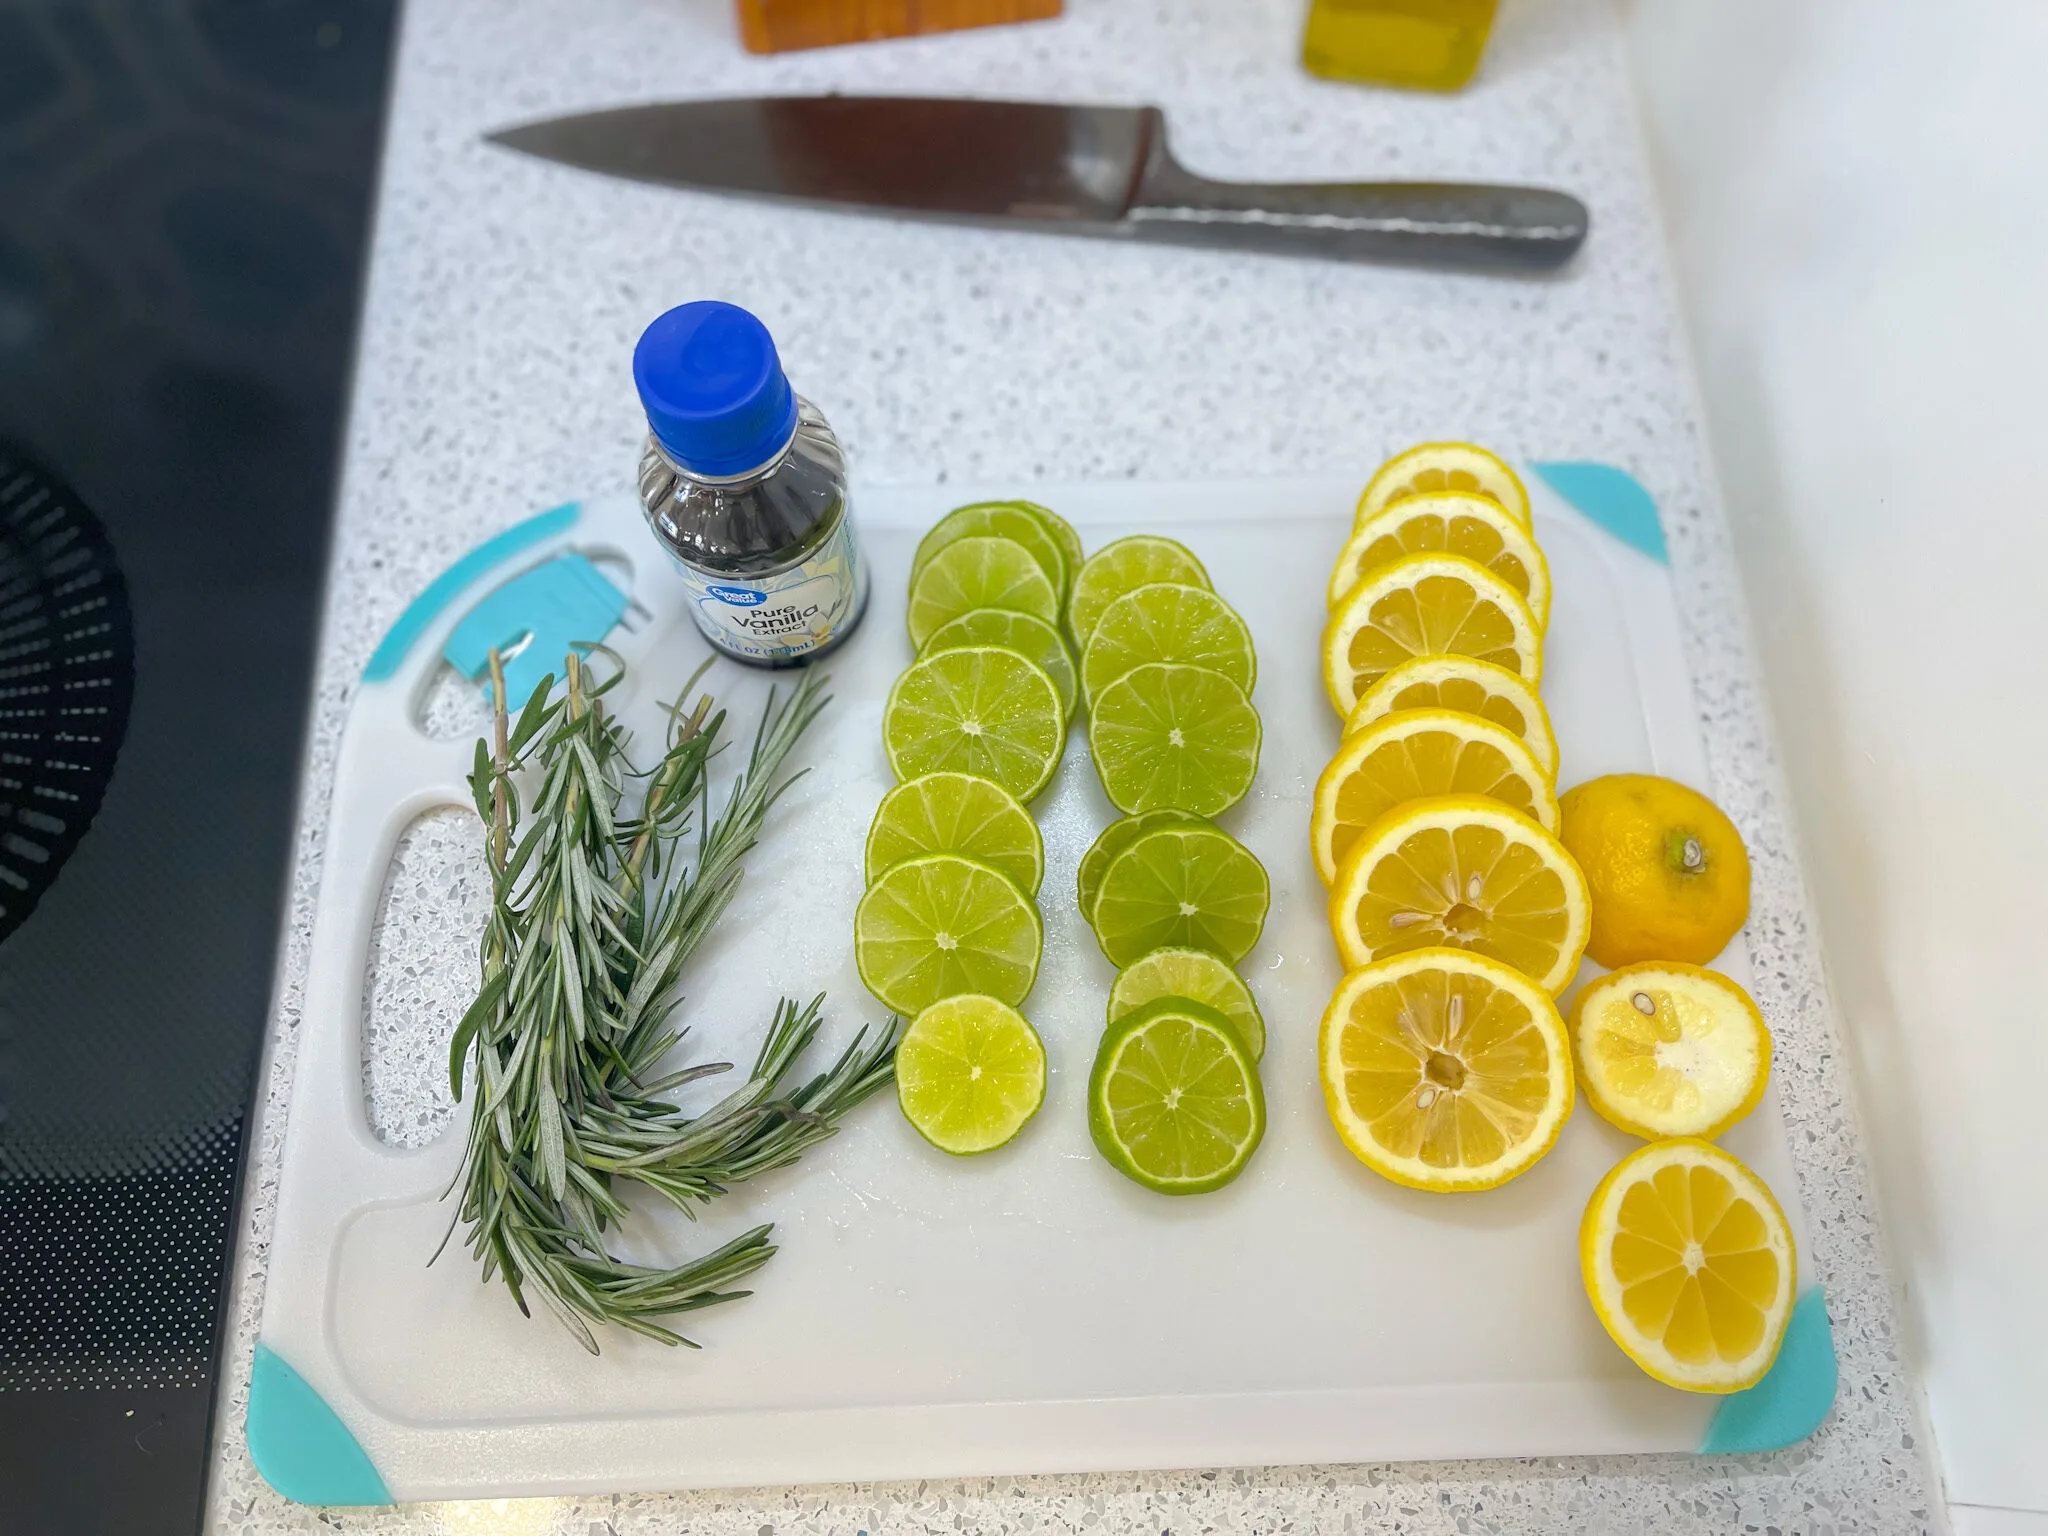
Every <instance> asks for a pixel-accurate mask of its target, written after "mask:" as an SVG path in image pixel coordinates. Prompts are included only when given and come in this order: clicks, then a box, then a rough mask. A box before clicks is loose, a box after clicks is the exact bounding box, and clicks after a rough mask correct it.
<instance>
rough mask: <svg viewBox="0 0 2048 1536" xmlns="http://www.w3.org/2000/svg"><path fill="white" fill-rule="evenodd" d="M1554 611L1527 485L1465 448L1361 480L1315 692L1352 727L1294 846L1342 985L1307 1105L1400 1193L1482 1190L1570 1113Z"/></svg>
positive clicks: (1573, 883)
mask: <svg viewBox="0 0 2048 1536" xmlns="http://www.w3.org/2000/svg"><path fill="white" fill-rule="evenodd" d="M1550 603H1551V596H1550V571H1549V566H1548V564H1547V563H1546V562H1545V560H1544V558H1543V552H1542V550H1541V549H1540V548H1538V546H1537V544H1536V541H1535V539H1534V538H1533V537H1532V536H1531V534H1530V532H1529V504H1528V497H1527V494H1526V493H1525V492H1524V490H1523V488H1522V484H1521V482H1520V481H1519V480H1518V479H1516V478H1515V475H1514V472H1513V471H1512V470H1510V469H1509V468H1508V467H1507V466H1506V465H1505V464H1503V463H1501V462H1500V460H1498V459H1497V458H1495V457H1494V456H1493V455H1491V454H1489V453H1487V452H1486V451H1485V450H1483V449H1479V448H1474V447H1472V446H1470V445H1469V444H1445V443H1437V444H1425V445H1423V446H1422V447H1420V448H1417V449H1413V450H1411V451H1409V452H1408V453H1405V454H1402V455H1400V456H1399V457H1397V458H1395V459H1394V460H1392V461H1391V462H1390V463H1389V464H1388V465H1387V466H1386V467H1385V468H1383V469H1382V470H1381V471H1380V473H1379V474H1377V475H1375V476H1374V477H1373V481H1372V483H1371V484H1370V485H1369V486H1367V488H1366V491H1365V494H1364V496H1362V497H1361V498H1360V501H1359V507H1358V516H1357V519H1356V522H1355V525H1354V528H1353V531H1352V534H1351V536H1350V538H1349V539H1347V540H1346V541H1345V544H1344V547H1343V549H1342V550H1341V551H1340V552H1339V554H1338V557H1337V560H1336V564H1335V566H1334V568H1333V570H1332V571H1331V575H1330V585H1329V604H1330V618H1329V622H1328V624H1327V626H1326V627H1325V629H1324V631H1323V656H1322V663H1323V681H1324V684H1325V686H1326V688H1327V690H1328V692H1329V696H1330V702H1331V703H1332V704H1333V705H1334V706H1335V707H1336V708H1337V710H1338V712H1339V713H1340V714H1342V715H1344V717H1345V725H1344V736H1343V740H1342V742H1341V743H1340V744H1339V746H1338V749H1337V753H1336V755H1335V756H1334V757H1333V758H1332V759H1331V760H1330V763H1329V766H1328V767H1327V768H1325V769H1324V771H1323V773H1322V775H1321V777H1320V778H1319V779H1318V780H1317V783H1316V791H1315V798H1314V807H1313V811H1312V814H1311V817H1310V827H1309V841H1310V846H1311V850H1312V852H1313V854H1314V857H1315V864H1316V870H1317V873H1319V874H1320V875H1321V876H1322V878H1323V881H1324V883H1325V884H1327V885H1328V886H1329V888H1330V898H1329V916H1330V931H1331V934H1332V935H1333V937H1334V938H1335V940H1336V944H1337V952H1338V955H1339V957H1340V958H1341V959H1342V961H1343V962H1344V966H1345V970H1346V973H1347V974H1346V976H1345V978H1344V981H1343V982H1342V983H1341V984H1340V985H1339V987H1338V989H1337V993H1336V996H1335V997H1334V998H1332V1000H1331V1003H1330V1008H1329V1011H1328V1013H1327V1014H1326V1015H1325V1017H1324V1021H1323V1032H1322V1050H1321V1062H1322V1080H1323V1094H1324V1100H1325V1103H1326V1105H1327V1107H1328V1109H1329V1113H1330V1119H1331V1122H1332V1123H1333V1124H1334V1125H1335V1126H1336V1128H1337V1131H1338V1134H1339V1135H1340V1136H1341V1137H1342V1138H1343V1140H1344V1143H1345V1145H1346V1146H1348V1147H1349V1148H1350V1149H1351V1150H1352V1152H1353V1153H1354V1154H1356V1155H1357V1157H1358V1158H1359V1159H1360V1160H1361V1161H1362V1162H1364V1163H1365V1164H1366V1165H1367V1166H1368V1167H1371V1168H1373V1169H1375V1170H1376V1171H1378V1172H1379V1173H1381V1174H1383V1175H1385V1176H1386V1177H1387V1178H1389V1179H1392V1180H1394V1181H1395V1182H1396V1183H1401V1184H1408V1185H1412V1186H1414V1187H1417V1188H1422V1189H1438V1190H1446V1191H1470V1190H1481V1189H1491V1188H1493V1187H1495V1186H1496V1185H1499V1184H1502V1183H1505V1182H1506V1181H1507V1180H1509V1179H1512V1178H1515V1177H1516V1176H1518V1175H1519V1174H1521V1173H1523V1172H1525V1171H1526V1170H1527V1169H1528V1168H1529V1167H1531V1166H1533V1165H1534V1164H1535V1163H1536V1161H1537V1160H1538V1159H1540V1158H1541V1157H1542V1156H1543V1155H1544V1154H1545V1153H1546V1152H1547V1151H1549V1149H1550V1147H1551V1146H1552V1145H1553V1144H1554V1143H1555V1141H1556V1140H1557V1136H1558V1133H1559V1131H1560V1130H1561V1128H1562V1127H1563V1125H1564V1122H1565V1120H1566V1119H1567V1118H1568V1117H1569V1115H1570V1113H1571V1106H1572V1101H1573V1095H1574V1084H1575V1072H1574V1068H1573V1059H1572V1048H1571V1040H1570V1035H1569V1032H1568V1031H1567V1030H1566V1028H1565V1025H1564V1021H1563V1019H1562V1018H1561V1017H1560V1016H1559V1014H1558V1010H1557V1005H1556V1004H1555V1002H1554V1001H1552V999H1553V998H1554V997H1555V995H1556V994H1557V992H1558V991H1559V990H1560V989H1561V988H1563V987H1564V986H1565V985H1566V984H1567V983H1569V982H1570V980H1571V978H1572V976H1573V974H1574V973H1575V972H1576V971H1577V969H1578V965H1579V960H1580V957H1581V956H1582V955H1583V954H1584V953H1585V948H1586V938H1587V934H1588V932H1589V931H1590V928H1591V921H1592V919H1591V906H1590V901H1589V899H1588V896H1587V890H1586V881H1585V878H1584V876H1583V875H1582V874H1581V873H1580V870H1579V867H1578V865H1577V864H1576V863H1574V862H1573V860H1572V857H1571V855H1570V854H1569V853H1568V852H1566V851H1565V848H1564V846H1563V844H1562V843H1560V842H1559V841H1558V839H1557V836H1556V832H1557V827H1558V818H1559V810H1558V801H1557V738H1556V735H1555V734H1554V732H1553V731H1552V730H1551V726H1550V720H1549V717H1548V715H1547V714H1546V713H1545V711H1544V708H1543V703H1542V700H1541V699H1540V698H1539V697H1538V695H1537V691H1536V690H1537V685H1538V683H1539V682H1540V680H1541V678H1542V675H1543V627H1544V624H1545V622H1546V621H1547V619H1548V617H1549V612H1550Z"/></svg>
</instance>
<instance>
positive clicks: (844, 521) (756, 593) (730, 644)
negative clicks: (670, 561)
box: [676, 516, 867, 664]
mask: <svg viewBox="0 0 2048 1536" xmlns="http://www.w3.org/2000/svg"><path fill="white" fill-rule="evenodd" d="M676 569H677V570H678V571H680V572H681V573H682V578H683V585H684V586H685V587H686V588H687V589H688V591H689V594H690V603H691V612H692V613H693V614H694V615H695V617H696V620H697V627H698V628H699V629H701V630H702V631H703V632H704V636H705V638H706V639H708V640H709V641H710V642H711V643H712V644H713V645H715V646H717V647H718V648H719V649H720V650H722V651H724V652H725V653H726V654H727V655H729V656H737V657H738V658H740V660H742V661H753V662H768V663H770V664H773V663H777V662H790V661H797V660H800V659H802V658H803V657H805V656H808V655H809V654H810V653H811V652H813V651H815V650H818V649H820V648H822V647H823V646H826V645H828V644H830V643H831V641H832V640H833V638H834V637H835V636H837V635H839V634H841V633H843V632H844V631H846V630H848V629H850V628H852V627H853V624H854V621H855V620H857V619H858V618H859V617H860V611H861V607H862V605H863V604H864V603H865V602H866V601H867V569H866V567H865V566H863V565H862V564H861V560H860V549H859V546H858V545H856V544H855V543H854V538H853V519H852V518H851V517H850V516H846V517H841V518H840V520H839V526H838V527H837V528H835V529H833V530H832V536H831V537H830V538H828V539H827V540H826V541H825V542H824V543H823V544H820V545H819V546H818V547H817V548H816V549H815V550H813V551H812V552H811V553H810V554H809V555H808V556H806V557H805V558H804V559H803V560H801V561H799V562H798V563H797V564H795V565H793V566H791V567H790V568H789V569H788V570H786V571H777V572H776V573H775V574H774V575H772V576H756V577H748V578H746V579H744V580H742V579H740V578H738V577H733V576H726V575H721V574H719V573H717V572H713V571H700V570H697V569H696V568H694V567H692V566H689V565H685V564H684V563H683V562H682V561H680V560H678V561H677V562H676Z"/></svg>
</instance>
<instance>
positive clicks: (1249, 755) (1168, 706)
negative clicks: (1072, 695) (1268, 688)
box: [1088, 663, 1259, 816]
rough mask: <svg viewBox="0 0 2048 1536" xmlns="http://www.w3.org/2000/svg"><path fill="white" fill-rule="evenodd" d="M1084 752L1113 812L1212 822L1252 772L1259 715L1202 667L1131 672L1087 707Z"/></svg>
mask: <svg viewBox="0 0 2048 1536" xmlns="http://www.w3.org/2000/svg"><path fill="white" fill-rule="evenodd" d="M1088 750H1089V751H1090V753H1092V754H1093V756H1094V758H1095V771H1096V772H1097V773H1098V774H1100V775H1101V776H1102V790H1103V793H1104V794H1106V795H1108V796H1109V799H1110V803H1111V804H1112V805H1114V806H1115V807H1116V808H1117V809H1118V810H1120V811H1124V812H1127V813H1132V814H1135V813H1136V812H1138V811H1157V810H1163V809H1165V808H1167V807H1169V806H1170V807H1172V808H1173V809H1175V810H1181V811H1192V812H1193V813H1194V814H1195V815H1197V816H1214V815H1216V814H1218V813H1219V812H1221V811H1224V810H1227V809H1229V808H1230V807H1231V806H1233V805H1235V804H1237V802H1238V801H1240V800H1242V799H1243V798H1244V795H1245V791H1246V790H1248V789H1250V788H1251V787H1252V778H1253V776H1254V775H1255V774H1257V773H1258V771H1259V712H1258V711H1257V710H1256V709H1254V708H1252V701H1251V700H1250V699H1248V698H1246V697H1245V693H1244V690H1243V689H1242V688H1240V687H1238V686H1237V684H1235V683H1233V682H1232V681H1231V680H1230V679H1229V678H1227V677H1225V676H1224V675H1223V674H1222V673H1220V672H1211V671H1210V670H1209V669H1208V668H1207V667H1178V666H1164V665H1160V664H1158V663H1153V664H1151V665H1148V666H1142V667H1133V668H1132V669H1131V670H1130V671H1128V672H1126V673H1125V674H1124V675H1123V676H1122V677H1120V678H1118V679H1117V680H1116V681H1115V682H1113V683H1111V684H1110V685H1109V686H1108V687H1107V688H1105V689H1103V690H1102V692H1101V693H1100V694H1098V695H1096V697H1095V699H1094V701H1093V702H1092V703H1091V705H1090V707H1089V716H1088Z"/></svg>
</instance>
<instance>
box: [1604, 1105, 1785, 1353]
mask: <svg viewBox="0 0 2048 1536" xmlns="http://www.w3.org/2000/svg"><path fill="white" fill-rule="evenodd" d="M1579 1268H1580V1272H1581V1274H1582V1275H1583V1276H1584V1279H1585V1282H1586V1297H1587V1299H1588V1300H1589V1301H1591V1302H1592V1303H1593V1311H1594V1314H1595V1315H1596V1316H1598V1317H1599V1319H1600V1325H1601V1326H1602V1327H1603V1328H1605V1329H1606V1330H1607V1332H1608V1334H1609V1336H1610V1337H1612V1338H1613V1340H1614V1342H1615V1343H1617V1344H1619V1345H1620V1346H1621V1347H1622V1350H1623V1352H1624V1353H1626V1354H1627V1355H1628V1357H1629V1358H1630V1359H1631V1360H1633V1361H1635V1363H1636V1364H1637V1365H1640V1366H1641V1367H1642V1368H1643V1369H1644V1370H1645V1371H1648V1372H1649V1373H1650V1374H1651V1375H1652V1376H1654V1377H1656V1378H1657V1380H1659V1381H1661V1382H1663V1383H1664V1384H1665V1385H1666V1386H1670V1387H1679V1388H1682V1389H1683V1390H1685V1391H1687V1392H1740V1391H1741V1390H1742V1389H1743V1388H1744V1387H1751V1386H1755V1385H1756V1383H1757V1382H1759V1381H1761V1380H1762V1379H1763V1375H1764V1372H1766V1371H1768V1370H1769V1369H1770V1368H1771V1362H1772V1361H1773V1360H1775V1359H1777V1357H1778V1346H1779V1345H1780V1344H1782V1343H1783V1342H1784V1339H1785V1324H1786V1322H1787V1321H1788V1320H1789V1319H1790V1318H1791V1315H1792V1298H1793V1295H1794V1293H1795V1292H1796V1291H1797V1290H1798V1283H1799V1261H1798V1257H1797V1255H1796V1254H1795V1253H1794V1252H1793V1249H1792V1228H1791V1226H1790V1224H1789V1223H1787V1221H1786V1220H1785V1213H1784V1211H1783V1210H1781V1209H1780V1208H1779V1206H1778V1202H1777V1200H1776V1199H1775V1198H1773V1197H1772V1195H1771V1192H1770V1190H1769V1188H1768V1187H1766V1185H1765V1184H1764V1181H1763V1180H1762V1179H1760V1178H1758V1177H1757V1176H1756V1175H1755V1174H1754V1173H1751V1172H1750V1171H1749V1169H1747V1168H1745V1167H1744V1166H1743V1165H1742V1164H1741V1163H1740V1162H1739V1161H1737V1160H1736V1159H1735V1158H1733V1157H1731V1156H1729V1155H1728V1154H1727V1153H1726V1152H1723V1151H1722V1150H1721V1149H1720V1148H1719V1147H1717V1146H1715V1145H1714V1144H1713V1143H1712V1142H1709V1141H1698V1140H1694V1139H1692V1138H1690V1137H1680V1138H1676V1139H1674V1140H1671V1141H1653V1142H1651V1143H1650V1144H1649V1145H1648V1146H1647V1147H1642V1148H1639V1149H1638V1150H1636V1151H1634V1152H1631V1153H1630V1154H1629V1155H1628V1156H1627V1157H1625V1158H1623V1159H1622V1160H1621V1161H1620V1162H1619V1163H1617V1164H1616V1165H1615V1167H1614V1171H1613V1172H1611V1173H1609V1174H1608V1175H1607V1177H1606V1178H1604V1179H1602V1180H1601V1181H1600V1185H1599V1187H1598V1188H1597V1189H1595V1190H1594V1191H1593V1198H1592V1199H1591V1200H1589V1201H1587V1202H1586V1216H1585V1219H1584V1220H1583V1221H1582V1222H1581V1223H1580V1224H1579Z"/></svg>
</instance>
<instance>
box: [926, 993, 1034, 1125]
mask: <svg viewBox="0 0 2048 1536" xmlns="http://www.w3.org/2000/svg"><path fill="white" fill-rule="evenodd" d="M896 1102H897V1103H898V1104H900V1105H902V1107H903V1118H904V1119H906V1120H908V1121H909V1122H910V1123H911V1125H912V1127H913V1128H915V1129H916V1131H917V1134H918V1135H920V1136H922V1137H923V1138H924V1139H925V1140H926V1141H928V1142H930V1143H931V1144H932V1145H933V1146H935V1147H937V1148H938V1149H939V1150H940V1151H941V1152H951V1153H952V1154H954V1156H956V1157H966V1156H969V1155H971V1154H973V1153H976V1152H987V1151H989V1150H991V1149H992V1148H995V1147H1000V1146H1001V1145H1002V1144H1003V1143H1004V1142H1006V1141H1008V1140H1010V1138H1012V1137H1013V1136H1015V1135H1016V1134H1017V1133H1018V1132H1019V1131H1021V1130H1023V1129H1024V1124H1025V1122H1026V1121H1028V1120H1029V1119H1030V1118H1031V1117H1032V1116H1033V1115H1035V1114H1037V1113H1038V1107H1039V1105H1041V1104H1043V1103H1044V1102H1045V1042H1044V1041H1042V1040H1040V1039H1039V1038H1038V1031H1037V1030H1035V1029H1033V1028H1032V1027H1031V1023H1030V1021H1029V1020H1027V1019H1026V1018H1025V1017H1024V1015H1023V1014H1021V1013H1019V1012H1017V1010H1016V1009H1014V1008H1011V1007H1009V1006H1008V1005H1007V1004H1005V1003H1002V1002H999V1001H997V1000H996V999H995V998H993V997H981V996H968V997H949V998H945V999H943V1000H941V1001H939V1002H936V1003H933V1004H932V1005H931V1007H929V1008H927V1009H925V1010H924V1012H922V1013H920V1014H919V1015H918V1016H917V1018H916V1020H915V1022H913V1023H912V1024H911V1026H910V1028H909V1029H908V1030H906V1031H905V1032H904V1035H903V1039H902V1041H901V1042H900V1043H899V1044H898V1045H897V1047H896Z"/></svg>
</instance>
